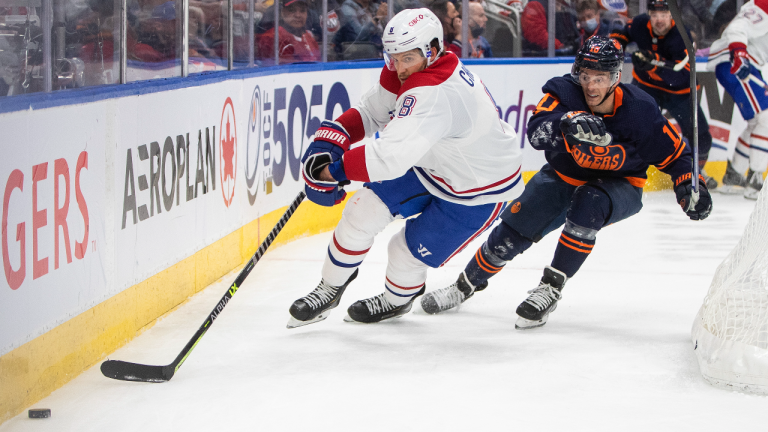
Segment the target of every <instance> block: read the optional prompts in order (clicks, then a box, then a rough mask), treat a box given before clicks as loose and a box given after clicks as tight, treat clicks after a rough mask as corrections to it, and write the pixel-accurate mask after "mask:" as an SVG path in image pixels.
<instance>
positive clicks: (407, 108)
mask: <svg viewBox="0 0 768 432" xmlns="http://www.w3.org/2000/svg"><path fill="white" fill-rule="evenodd" d="M414 106H416V98H415V97H413V96H406V97H405V98H403V106H402V107H400V111H398V112H397V116H398V117H400V118H403V117H406V116H408V115H410V114H411V111H413V107H414Z"/></svg>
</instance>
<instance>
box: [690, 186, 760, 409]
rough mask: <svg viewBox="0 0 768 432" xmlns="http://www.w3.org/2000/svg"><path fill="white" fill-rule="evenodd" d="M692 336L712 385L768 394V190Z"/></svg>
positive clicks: (712, 287) (717, 279)
mask: <svg viewBox="0 0 768 432" xmlns="http://www.w3.org/2000/svg"><path fill="white" fill-rule="evenodd" d="M691 336H692V340H693V343H694V352H695V353H696V357H697V358H698V360H699V367H700V368H701V373H702V375H704V378H705V379H706V380H707V381H709V382H710V383H712V384H713V385H716V386H718V387H724V388H728V389H732V390H740V391H747V392H752V393H760V394H768V186H766V187H763V190H762V192H761V193H760V195H759V197H758V200H757V203H756V204H755V208H754V210H753V211H752V215H751V216H750V217H749V222H748V223H747V227H746V229H745V230H744V234H743V235H742V237H741V240H739V243H738V244H737V245H736V247H735V248H734V249H733V251H731V253H730V254H729V255H728V256H727V257H726V258H725V260H724V261H723V262H722V263H721V264H720V266H719V267H718V268H717V271H716V272H715V277H714V279H713V280H712V284H711V285H710V287H709V292H708V293H707V296H706V297H705V298H704V304H703V305H702V306H701V309H699V313H698V315H697V316H696V319H695V321H694V323H693V330H692V332H691Z"/></svg>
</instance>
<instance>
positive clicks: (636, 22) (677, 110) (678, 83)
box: [611, 0, 717, 188]
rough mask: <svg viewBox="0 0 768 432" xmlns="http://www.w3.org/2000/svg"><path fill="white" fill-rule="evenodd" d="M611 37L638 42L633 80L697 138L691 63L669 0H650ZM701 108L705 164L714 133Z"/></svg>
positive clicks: (710, 181) (701, 148) (689, 136)
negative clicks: (638, 13)
mask: <svg viewBox="0 0 768 432" xmlns="http://www.w3.org/2000/svg"><path fill="white" fill-rule="evenodd" d="M641 1H642V0H641ZM689 36H690V35H689ZM611 37H613V38H614V39H616V40H618V41H619V42H621V44H622V45H623V46H624V47H626V46H627V44H629V43H631V42H635V43H636V44H637V48H638V50H637V51H635V52H634V53H633V54H632V64H633V66H634V69H633V71H632V78H633V80H632V84H634V85H636V86H638V87H640V88H641V89H643V90H644V91H645V92H646V93H648V94H649V95H651V97H653V98H654V99H655V100H656V103H657V104H658V105H659V108H661V109H666V110H667V111H668V112H669V113H670V114H671V115H672V116H673V117H674V118H675V120H676V121H677V124H679V125H680V129H681V130H682V132H683V136H684V137H685V138H686V139H688V142H693V122H692V120H691V119H692V118H693V117H692V116H691V98H690V94H691V87H690V82H691V81H690V80H691V66H690V64H688V57H689V56H688V51H686V49H685V43H684V42H683V38H682V36H681V35H680V32H679V31H678V30H677V27H675V21H674V20H673V19H672V14H671V13H670V11H669V4H668V3H667V0H648V13H647V14H642V15H638V16H636V17H634V18H633V19H632V20H630V21H629V22H628V23H627V25H626V26H624V29H622V30H620V31H617V32H613V33H611ZM698 110H699V112H698V123H699V125H698V126H699V128H698V131H699V166H700V167H701V168H703V167H704V164H706V163H707V158H708V157H709V150H710V149H711V148H712V135H711V134H710V133H709V124H708V123H707V118H706V117H705V116H704V112H703V111H702V110H701V108H699V109H698ZM704 177H705V178H706V180H707V186H708V187H710V188H714V187H717V181H716V180H715V179H713V178H711V177H708V176H707V175H706V174H704Z"/></svg>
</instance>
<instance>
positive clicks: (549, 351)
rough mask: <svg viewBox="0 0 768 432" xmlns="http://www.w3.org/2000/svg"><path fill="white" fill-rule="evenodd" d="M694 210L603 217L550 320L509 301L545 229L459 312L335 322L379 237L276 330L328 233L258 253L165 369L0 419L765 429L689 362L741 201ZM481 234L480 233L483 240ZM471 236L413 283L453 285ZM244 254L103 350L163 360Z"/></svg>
mask: <svg viewBox="0 0 768 432" xmlns="http://www.w3.org/2000/svg"><path fill="white" fill-rule="evenodd" d="M713 198H714V200H715V209H714V212H713V213H712V216H711V217H710V218H709V219H707V220H706V221H703V222H693V221H690V220H688V218H687V217H686V216H685V215H684V213H683V212H681V211H680V209H679V207H678V206H677V205H676V204H675V202H674V196H673V195H672V193H671V192H657V193H651V194H647V195H646V197H645V200H644V201H645V208H644V209H643V211H642V212H641V213H640V214H639V215H637V216H635V217H633V218H631V219H629V220H627V221H624V222H620V223H618V224H615V225H614V226H610V227H607V228H605V229H604V230H603V231H602V232H601V233H600V234H599V236H598V240H597V245H596V247H595V249H594V252H593V253H592V256H591V257H590V258H589V259H588V260H587V262H586V264H585V265H584V266H583V268H582V270H581V271H580V272H579V273H578V274H577V275H576V277H574V278H573V279H572V280H571V281H569V282H568V284H567V285H566V288H565V290H564V291H563V294H564V297H563V300H562V302H561V303H560V304H559V306H558V309H557V311H556V312H555V313H553V314H552V316H551V317H550V320H549V323H548V324H547V325H546V326H544V327H542V328H539V329H535V330H529V331H526V332H522V331H516V330H515V329H514V323H515V317H516V316H515V315H514V310H515V308H516V307H517V305H518V304H519V303H520V302H521V301H522V300H523V299H524V298H525V297H526V291H527V290H529V289H531V288H533V287H535V286H536V285H537V284H538V280H539V279H540V277H541V272H542V269H543V267H544V266H545V265H547V264H549V263H550V261H551V258H552V253H553V252H554V249H555V244H556V242H557V237H558V234H559V231H557V232H555V233H553V234H550V236H549V237H547V238H545V239H544V240H542V241H541V242H539V243H538V244H536V245H534V246H533V247H532V248H531V249H530V250H529V251H527V252H526V253H525V254H523V255H521V256H519V257H518V258H517V259H515V260H514V261H513V262H512V263H510V264H509V265H508V266H507V268H506V269H505V270H503V271H502V272H501V273H500V274H498V275H497V276H496V277H495V278H493V279H492V281H491V284H490V286H489V288H488V289H487V290H485V291H483V292H480V293H478V294H477V295H475V296H474V297H473V298H472V299H471V300H470V301H468V302H467V303H466V304H464V305H463V307H462V308H461V310H460V311H458V312H453V311H451V312H446V313H443V314H441V315H434V316H432V315H426V314H425V313H424V312H422V311H421V309H420V307H418V306H417V307H414V311H412V312H411V313H410V314H408V315H406V316H405V317H403V318H401V319H397V320H393V321H391V322H384V323H380V324H372V325H365V324H350V323H345V322H343V321H342V318H343V317H344V314H345V309H346V308H347V307H348V306H349V305H350V304H351V303H353V302H354V301H356V300H358V299H362V298H366V297H370V296H372V295H375V294H378V293H380V292H382V291H383V289H384V285H383V275H384V270H385V267H386V246H387V242H388V240H389V237H391V236H392V235H393V234H394V233H395V232H397V230H399V229H400V228H401V226H402V222H399V223H395V224H393V225H392V226H390V227H389V228H388V229H387V230H386V231H385V232H384V233H382V234H381V235H380V236H379V237H378V238H377V240H376V243H375V244H374V246H373V248H372V249H371V252H370V254H369V255H368V258H367V260H366V261H365V263H364V264H363V266H362V268H361V270H360V276H359V277H358V278H357V280H355V281H354V282H353V283H352V285H350V287H349V288H348V289H347V292H346V293H345V295H344V297H343V298H342V300H341V305H340V306H339V308H337V309H336V310H334V312H333V313H332V314H331V316H330V318H328V319H327V320H325V321H322V322H320V323H317V324H313V325H310V326H306V327H301V328H298V329H294V330H287V329H286V328H285V324H286V322H287V321H288V316H289V315H288V307H289V306H290V305H291V303H292V302H293V300H295V299H296V298H298V297H301V296H303V295H305V294H306V293H308V292H309V291H310V290H312V289H313V288H314V287H315V285H316V284H317V282H318V281H319V277H320V276H319V274H320V268H321V266H322V262H323V261H322V260H323V257H324V254H325V251H326V246H327V243H328V241H329V239H330V233H327V234H322V235H318V236H315V237H312V238H307V239H303V240H300V241H296V242H294V243H291V244H289V245H286V246H283V247H281V248H277V249H275V250H273V251H271V252H269V253H268V254H267V255H266V256H265V257H264V258H263V259H262V261H261V262H260V263H259V264H258V265H257V266H256V268H255V269H254V271H253V272H252V273H251V275H250V276H249V277H248V279H247V280H246V282H245V283H244V284H243V286H242V288H241V289H240V290H239V291H238V292H237V295H236V296H235V297H234V298H233V299H232V301H231V302H230V303H229V305H228V306H227V308H226V310H225V311H224V312H223V313H222V315H221V317H220V318H219V319H218V320H216V323H215V325H214V326H213V327H212V329H211V330H210V331H209V332H208V333H207V334H206V336H205V337H204V338H203V340H202V341H201V342H200V344H199V345H198V346H197V348H196V349H195V351H194V352H193V353H192V355H191V356H190V357H189V358H188V359H187V361H186V363H184V365H183V367H182V368H181V369H180V370H179V372H178V373H177V374H176V375H175V376H174V378H173V380H171V381H170V382H168V383H164V384H145V383H133V382H122V381H114V380H110V379H107V378H104V377H103V376H102V375H101V373H100V371H99V368H98V365H95V366H93V367H92V368H90V369H89V370H88V371H86V372H85V373H83V374H82V375H81V376H79V377H77V378H75V379H74V380H72V381H71V382H70V383H69V384H67V385H66V386H64V387H62V388H61V389H59V390H57V391H56V392H54V393H53V394H52V395H51V396H49V397H48V398H46V399H44V400H42V401H41V402H39V403H37V404H35V406H36V407H47V408H51V409H52V418H50V419H45V420H31V419H28V418H26V410H25V411H24V413H23V414H21V415H19V416H17V417H15V418H13V419H11V420H9V421H7V422H6V423H5V424H3V425H2V426H0V431H2V432H10V431H25V432H35V431H78V432H86V431H110V432H122V431H185V432H193V431H206V432H208V431H300V430H301V431H313V430H319V431H325V430H334V431H353V430H365V431H368V430H371V431H379V430H389V431H398V432H399V431H408V430H418V431H453V430H468V431H492V430H520V431H659V430H661V431H664V430H670V431H672V430H673V431H686V430H690V431H697V432H701V431H725V430H733V431H741V430H765V428H766V426H765V425H766V416H765V413H766V410H767V409H768V398H766V397H759V396H751V395H746V394H742V393H736V392H727V391H723V390H720V389H716V388H714V387H711V386H710V385H709V384H707V383H706V382H705V381H704V379H703V378H702V377H701V375H700V373H699V370H698V364H697V362H696V358H695V356H694V353H693V347H692V345H691V342H690V330H691V324H692V322H693V319H694V317H695V315H696V312H697V310H698V308H699V307H700V306H701V303H702V300H703V298H704V296H705V294H706V292H707V289H708V288H709V284H710V282H711V280H712V276H713V275H714V272H715V268H716V267H717V265H718V264H719V263H720V262H721V261H722V260H723V258H724V257H725V256H726V255H727V254H728V252H729V251H730V249H731V248H733V246H735V245H736V242H737V241H738V239H739V238H740V237H741V234H742V231H743V229H744V226H745V225H746V222H747V219H748V217H749V213H750V212H751V210H752V207H753V206H754V201H747V200H745V199H744V198H742V197H741V196H723V195H718V194H715V195H714V197H713ZM484 237H485V236H483V239H484ZM480 244H481V243H480V241H476V242H474V243H473V244H471V245H470V247H469V248H468V249H467V250H465V251H464V252H463V253H461V254H460V255H458V256H457V257H455V258H454V259H453V260H452V261H451V262H449V263H448V264H447V265H446V266H445V267H444V268H441V269H438V270H431V272H430V274H429V279H428V281H427V289H428V290H430V289H437V288H441V287H443V286H446V285H448V284H450V283H452V282H453V281H454V280H455V279H456V277H457V275H458V273H459V272H460V271H461V270H462V269H463V268H464V265H465V264H466V262H467V260H468V259H469V258H470V257H471V256H472V254H473V253H474V252H475V250H476V249H477V247H478V246H479V245H480ZM239 270H240V269H236V270H235V271H233V272H232V273H230V274H229V275H227V276H226V277H224V278H222V279H221V280H219V281H218V282H216V283H214V284H213V285H211V286H210V287H209V288H207V289H206V290H204V291H203V292H201V293H200V294H198V295H197V296H195V297H194V298H192V299H191V300H190V301H189V302H188V303H187V304H185V305H184V306H182V307H180V308H179V309H178V310H176V311H175V312H173V313H171V314H170V315H168V316H167V317H165V318H164V319H163V320H162V321H161V322H159V323H158V324H157V325H155V326H154V327H153V328H151V329H149V330H148V331H146V332H144V333H143V334H142V335H141V336H139V337H138V338H136V339H135V340H133V341H132V342H131V343H130V344H128V345H127V346H125V347H124V348H122V349H120V350H118V351H116V352H115V353H113V354H111V355H110V356H109V358H112V359H120V360H126V361H132V362H139V363H149V364H167V363H169V362H170V361H171V360H173V358H174V357H175V356H176V354H177V353H178V352H179V350H181V348H182V347H183V346H184V344H185V343H186V342H187V340H188V339H189V338H190V337H191V336H192V334H193V333H194V332H195V330H197V328H198V326H199V325H200V324H201V323H202V322H203V320H204V319H205V316H206V314H207V313H208V312H209V311H210V310H211V309H212V308H213V306H214V305H215V304H216V302H217V301H218V299H219V298H220V297H221V295H222V294H223V293H224V291H225V290H226V289H227V288H228V287H229V285H230V284H231V282H232V281H233V280H234V278H235V276H236V275H237V273H238V272H239Z"/></svg>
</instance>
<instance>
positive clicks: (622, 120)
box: [528, 75, 691, 187]
mask: <svg viewBox="0 0 768 432" xmlns="http://www.w3.org/2000/svg"><path fill="white" fill-rule="evenodd" d="M542 90H543V91H544V92H545V95H544V97H542V99H541V101H540V102H539V104H538V106H537V109H536V111H535V112H534V114H533V116H532V117H531V120H530V122H529V124H528V136H529V138H530V141H531V145H532V146H533V147H534V148H536V149H537V150H543V151H544V152H545V157H546V159H547V161H548V162H549V164H550V166H551V167H552V168H553V169H554V170H555V171H556V172H557V173H558V174H559V175H560V177H561V178H562V179H563V180H565V181H566V182H568V183H571V184H574V185H580V184H584V183H585V182H587V181H590V180H594V179H598V178H605V177H612V178H617V177H623V178H626V179H627V181H629V182H630V183H631V184H632V185H634V186H637V187H643V186H644V185H645V182H646V180H647V176H646V171H647V170H648V166H650V165H655V166H656V167H657V168H658V169H660V170H662V171H664V172H666V173H667V174H670V175H671V176H672V178H677V177H679V176H681V175H683V174H685V173H686V172H690V169H691V151H690V149H689V148H688V145H687V144H686V143H685V142H684V141H683V140H682V138H681V137H680V135H678V134H677V132H675V130H674V128H672V126H671V125H670V124H669V122H668V121H667V119H665V118H664V117H663V116H662V115H661V113H660V112H659V109H658V107H657V106H656V102H655V101H654V100H653V98H651V97H650V96H649V95H648V94H647V93H645V92H644V91H642V90H640V89H639V88H637V87H635V86H631V85H629V86H625V85H623V84H619V86H618V87H617V88H616V90H615V91H614V96H613V97H614V104H615V107H614V112H613V113H611V114H606V115H603V116H602V117H603V122H604V123H605V127H606V129H607V130H608V132H609V133H610V134H611V135H612V136H613V142H612V144H611V145H609V146H606V147H599V146H590V145H587V144H579V145H574V146H571V145H569V144H568V143H567V142H566V141H565V139H564V137H563V135H562V133H561V132H560V118H561V117H562V116H563V114H565V113H567V112H570V111H586V112H591V110H590V109H589V106H588V105H587V103H586V101H585V99H584V93H583V90H582V88H581V86H579V85H578V84H576V83H575V82H574V81H573V79H572V78H571V76H570V75H565V76H563V77H557V78H552V79H551V80H549V81H548V82H547V83H546V84H545V85H544V87H543V88H542Z"/></svg>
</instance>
